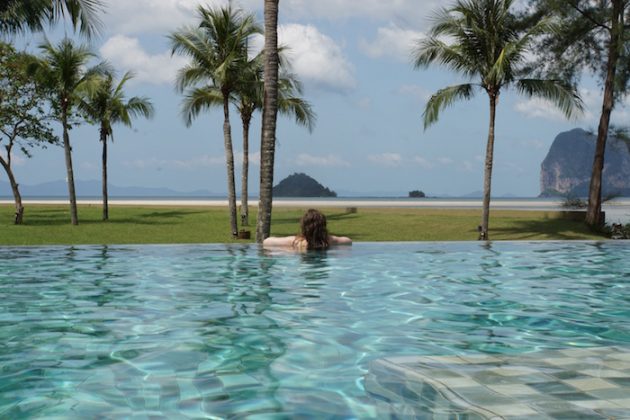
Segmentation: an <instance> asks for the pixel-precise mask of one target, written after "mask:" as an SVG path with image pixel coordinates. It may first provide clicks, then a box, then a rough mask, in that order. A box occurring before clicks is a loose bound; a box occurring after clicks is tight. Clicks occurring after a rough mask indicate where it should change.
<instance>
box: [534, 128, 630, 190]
mask: <svg viewBox="0 0 630 420" xmlns="http://www.w3.org/2000/svg"><path fill="white" fill-rule="evenodd" d="M595 141H596V136H595V135H594V134H592V133H589V132H587V131H585V130H582V129H580V128H576V129H574V130H571V131H566V132H563V133H560V134H558V136H557V137H556V138H555V140H554V141H553V143H552V145H551V147H550V149H549V152H548V153H547V157H545V160H543V162H542V165H541V172H540V190H541V194H540V196H541V197H551V196H558V195H563V196H566V195H571V196H576V197H586V196H588V189H589V185H590V181H591V171H592V168H593V157H594V155H595ZM602 194H603V195H604V196H606V195H622V196H629V195H630V145H629V144H627V143H626V142H625V141H624V140H621V139H618V138H616V137H612V136H611V137H609V138H608V141H607V142H606V154H605V156H604V171H603V173H602Z"/></svg>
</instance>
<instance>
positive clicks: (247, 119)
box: [236, 53, 315, 226]
mask: <svg viewBox="0 0 630 420" xmlns="http://www.w3.org/2000/svg"><path fill="white" fill-rule="evenodd" d="M262 57H263V53H261V54H259V55H257V56H256V57H254V58H253V59H252V60H251V61H250V62H249V63H248V66H247V68H246V69H245V71H243V72H242V73H241V81H240V86H239V89H238V92H237V96H238V99H237V101H236V108H237V109H238V112H239V114H240V115H241V121H242V123H243V172H242V177H241V224H242V225H243V226H249V206H248V202H247V201H248V200H247V199H248V182H249V128H250V123H251V120H252V116H253V114H254V112H255V111H257V110H259V109H262V107H263V90H264V88H263V62H262ZM283 65H284V66H288V63H287V62H286V60H283V59H282V58H281V62H280V66H281V67H282V66H283ZM301 94H302V84H301V83H300V81H299V80H298V79H297V78H296V77H295V75H293V74H290V73H288V72H283V73H282V74H281V75H280V80H279V82H278V110H279V111H280V113H281V114H284V115H287V116H293V117H294V119H295V122H296V123H297V124H299V125H302V126H304V127H306V128H307V129H308V130H309V132H312V131H313V126H314V124H315V113H314V112H313V110H312V108H311V105H310V104H309V103H308V102H307V101H305V100H304V99H302V98H301V97H300V96H299V95H301Z"/></svg>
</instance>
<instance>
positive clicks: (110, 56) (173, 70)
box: [100, 35, 187, 84]
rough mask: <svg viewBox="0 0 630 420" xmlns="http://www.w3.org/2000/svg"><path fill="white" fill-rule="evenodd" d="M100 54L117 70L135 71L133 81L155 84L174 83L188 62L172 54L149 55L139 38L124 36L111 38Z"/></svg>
mask: <svg viewBox="0 0 630 420" xmlns="http://www.w3.org/2000/svg"><path fill="white" fill-rule="evenodd" d="M100 53H101V55H102V56H103V58H105V59H106V60H108V61H110V62H111V63H112V64H113V65H114V66H115V67H116V68H119V69H124V70H125V71H126V70H133V71H134V72H135V74H136V77H135V78H134V79H133V80H135V81H138V82H147V83H154V84H163V83H172V82H173V81H174V80H175V75H176V74H177V70H178V69H180V68H181V67H183V66H184V65H185V64H186V62H187V60H186V59H185V58H183V57H178V56H172V57H171V54H170V52H164V53H160V54H154V55H151V54H148V53H147V52H146V51H145V50H144V49H143V48H142V46H141V45H140V42H139V41H138V39H137V38H130V37H127V36H124V35H116V36H113V37H111V38H109V39H108V40H107V41H106V42H105V44H103V46H102V47H101V49H100Z"/></svg>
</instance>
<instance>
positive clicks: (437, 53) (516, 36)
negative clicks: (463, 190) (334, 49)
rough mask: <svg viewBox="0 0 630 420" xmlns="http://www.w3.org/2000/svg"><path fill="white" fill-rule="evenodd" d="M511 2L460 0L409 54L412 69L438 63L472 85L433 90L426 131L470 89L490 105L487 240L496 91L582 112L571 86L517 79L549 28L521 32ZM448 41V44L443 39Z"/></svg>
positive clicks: (570, 112) (482, 231) (484, 220)
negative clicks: (535, 42) (536, 40)
mask: <svg viewBox="0 0 630 420" xmlns="http://www.w3.org/2000/svg"><path fill="white" fill-rule="evenodd" d="M512 2H513V1H512V0H459V1H457V2H456V3H455V5H454V6H453V7H451V8H450V9H442V10H441V11H440V12H439V13H438V14H437V15H436V19H435V23H434V25H433V27H432V28H431V30H430V32H429V36H428V37H427V38H425V39H423V40H420V41H418V43H417V45H416V46H415V47H414V49H413V52H412V58H413V61H414V65H415V67H416V68H424V67H427V66H428V65H429V64H433V63H438V64H441V65H444V66H445V67H447V68H449V69H451V70H453V71H455V72H456V73H460V74H462V75H463V76H465V77H467V78H469V79H471V80H474V79H476V80H477V81H476V82H471V83H464V84H460V85H455V86H449V87H446V88H443V89H440V90H438V91H437V92H436V93H435V94H434V95H433V96H432V97H431V99H429V101H428V102H427V104H426V107H425V110H424V114H423V116H424V127H425V129H426V128H427V127H429V126H430V125H431V124H433V123H435V122H436V121H437V120H438V117H439V113H440V111H442V110H443V109H445V108H447V107H448V106H450V105H451V104H453V103H454V102H455V101H457V100H461V99H470V98H471V97H472V96H473V94H474V93H475V91H478V90H482V91H484V92H486V94H487V95H488V98H489V102H490V124H489V130H488V141H487V146H486V159H485V165H484V185H483V188H484V192H483V211H482V219H481V225H480V226H479V238H480V239H486V240H487V239H489V237H488V221H489V216H490V189H491V181H492V165H493V151H494V140H495V135H494V127H495V116H496V108H497V104H498V101H499V96H500V94H501V92H502V91H503V90H504V89H506V88H508V87H510V86H513V87H514V88H515V89H516V91H517V92H519V93H522V94H524V95H526V96H530V97H531V96H536V97H540V98H543V99H546V100H548V101H550V102H552V103H553V104H555V105H556V106H558V107H559V108H560V109H561V110H562V111H563V113H564V114H565V115H566V116H567V117H568V118H570V117H571V116H573V115H575V113H576V112H579V111H581V110H582V101H581V99H580V98H579V96H578V95H577V93H576V90H575V88H574V87H572V86H569V85H567V84H566V83H563V82H561V81H559V80H542V79H532V78H519V77H521V76H524V75H523V74H522V69H523V67H524V64H525V63H524V62H525V54H526V53H527V51H528V48H529V46H530V43H531V42H532V39H533V38H534V37H535V36H537V35H539V34H541V33H543V32H544V31H546V30H549V29H550V26H549V24H548V23H547V22H546V21H544V20H543V21H540V22H539V23H538V24H537V25H535V26H533V27H531V28H529V29H528V30H527V31H525V32H524V33H521V32H519V30H518V29H517V28H519V27H520V25H519V22H517V20H516V19H515V17H514V15H513V14H512V13H511V12H510V10H509V9H510V6H511V5H512ZM445 40H447V41H445Z"/></svg>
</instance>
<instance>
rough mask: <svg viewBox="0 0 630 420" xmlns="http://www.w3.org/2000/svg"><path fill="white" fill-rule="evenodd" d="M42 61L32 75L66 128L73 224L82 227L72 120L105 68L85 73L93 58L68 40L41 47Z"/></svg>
mask: <svg viewBox="0 0 630 420" xmlns="http://www.w3.org/2000/svg"><path fill="white" fill-rule="evenodd" d="M40 49H41V50H42V53H43V57H42V59H41V60H39V61H37V62H35V63H34V64H33V66H32V69H31V70H32V71H33V73H34V74H35V75H36V77H37V78H38V79H39V80H40V81H41V82H42V83H43V84H44V86H46V87H47V88H48V89H49V90H50V92H51V99H50V101H51V107H52V108H53V109H54V111H55V114H56V119H58V121H59V122H60V123H61V125H62V127H63V148H64V152H65V158H66V174H67V175H66V176H67V181H68V193H69V198H70V220H71V222H72V224H73V225H77V224H79V218H78V214H77V196H76V192H75V189H74V171H73V168H72V147H71V146H70V135H69V129H70V118H71V116H72V115H73V112H74V110H75V108H76V105H77V103H78V100H79V94H80V92H81V91H82V90H84V89H85V88H86V85H87V84H88V83H92V82H94V80H95V77H96V76H97V75H98V74H99V72H101V71H102V70H103V67H104V66H102V65H100V66H96V67H93V68H91V69H86V64H87V63H88V61H89V60H90V59H91V58H93V57H94V54H93V53H92V52H91V51H90V50H89V49H88V48H87V47H85V46H82V45H80V46H76V45H74V43H73V42H72V40H70V39H69V38H64V39H63V40H61V42H59V44H58V45H57V46H54V45H52V44H51V43H50V42H45V43H43V44H41V45H40Z"/></svg>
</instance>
